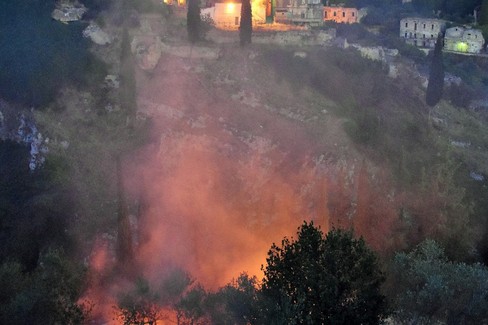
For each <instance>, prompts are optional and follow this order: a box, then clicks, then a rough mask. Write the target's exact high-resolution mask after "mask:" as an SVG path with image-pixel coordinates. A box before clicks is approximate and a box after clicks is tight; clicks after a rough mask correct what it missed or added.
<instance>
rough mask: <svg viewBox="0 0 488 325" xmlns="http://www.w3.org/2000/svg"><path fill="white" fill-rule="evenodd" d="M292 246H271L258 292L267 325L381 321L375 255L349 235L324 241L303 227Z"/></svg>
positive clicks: (382, 302) (337, 234)
mask: <svg viewBox="0 0 488 325" xmlns="http://www.w3.org/2000/svg"><path fill="white" fill-rule="evenodd" d="M297 234H298V237H297V239H296V240H291V241H290V240H289V239H287V238H285V239H283V241H282V245H281V247H279V246H276V245H273V246H272V247H271V250H270V251H269V252H268V257H267V259H266V262H267V265H266V267H265V268H264V279H263V287H262V292H263V295H264V297H265V298H266V299H268V300H269V302H268V308H269V309H268V310H267V313H266V315H265V317H266V319H267V321H266V322H265V323H267V324H304V323H305V324H328V323H330V324H377V323H379V322H380V320H381V319H382V318H383V317H384V316H385V315H386V305H385V297H384V296H383V295H382V294H381V293H380V286H381V284H382V283H383V281H384V278H383V274H382V272H381V271H380V268H379V265H378V260H377V258H376V256H375V254H374V253H373V252H372V251H371V250H370V249H369V248H368V247H367V246H366V244H365V242H364V240H362V239H354V238H353V234H352V232H348V231H343V230H332V231H330V232H329V233H328V234H327V235H326V236H325V237H324V235H323V233H322V232H321V231H320V229H317V228H316V227H315V226H314V225H313V223H310V224H308V223H304V224H303V225H302V226H301V227H300V228H299V230H298V233H297Z"/></svg>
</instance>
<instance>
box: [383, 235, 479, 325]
mask: <svg viewBox="0 0 488 325" xmlns="http://www.w3.org/2000/svg"><path fill="white" fill-rule="evenodd" d="M390 277H391V280H392V281H391V283H390V295H391V300H392V302H393V303H394V307H395V309H396V314H395V315H396V316H395V318H396V321H399V322H400V323H411V322H415V323H418V324H446V323H447V324H485V323H486V322H487V321H488V283H487V282H486V279H487V278H488V269H487V268H486V267H485V266H483V265H481V264H473V265H467V264H464V263H454V262H451V261H449V260H448V259H447V258H446V256H445V254H444V251H443V249H442V248H441V247H440V246H439V245H438V244H437V243H435V242H434V241H432V240H426V241H424V242H423V243H421V244H420V245H419V246H418V247H417V248H416V249H415V250H413V251H412V252H410V253H408V254H406V253H398V254H397V255H396V256H395V258H394V260H393V264H392V267H391V274H390Z"/></svg>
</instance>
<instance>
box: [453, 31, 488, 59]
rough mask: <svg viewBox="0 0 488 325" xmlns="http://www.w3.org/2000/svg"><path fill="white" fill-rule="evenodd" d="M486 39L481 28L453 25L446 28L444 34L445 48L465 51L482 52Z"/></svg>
mask: <svg viewBox="0 0 488 325" xmlns="http://www.w3.org/2000/svg"><path fill="white" fill-rule="evenodd" d="M484 43H485V39H484V38H483V34H482V33H481V30H478V29H471V28H464V27H451V28H448V29H446V35H445V36H444V49H445V50H448V51H454V52H463V53H480V52H481V50H482V49H483V44H484Z"/></svg>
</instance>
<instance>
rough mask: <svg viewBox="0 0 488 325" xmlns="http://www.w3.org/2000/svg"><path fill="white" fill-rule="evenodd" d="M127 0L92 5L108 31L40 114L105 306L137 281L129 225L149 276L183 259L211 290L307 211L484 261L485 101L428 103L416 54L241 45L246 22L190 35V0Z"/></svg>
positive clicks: (383, 243)
mask: <svg viewBox="0 0 488 325" xmlns="http://www.w3.org/2000/svg"><path fill="white" fill-rule="evenodd" d="M126 5H127V3H126V2H113V7H111V8H110V10H105V11H102V12H101V13H100V16H99V17H97V22H99V23H100V25H102V26H103V29H104V30H105V31H107V32H108V33H109V34H110V35H111V36H112V37H113V42H112V43H111V44H110V45H106V46H98V45H92V48H91V52H92V54H93V55H94V56H95V57H96V58H97V60H92V61H90V62H91V65H89V68H90V70H89V72H90V73H88V74H87V76H88V77H87V78H88V79H87V80H86V82H84V83H83V84H81V85H72V84H68V85H66V86H65V87H63V88H61V89H60V92H59V95H58V96H57V97H56V100H55V101H54V102H52V103H51V104H49V105H47V106H46V107H42V109H39V110H36V111H35V112H34V113H32V114H33V115H34V117H35V120H36V122H37V123H38V126H39V129H40V130H42V134H43V135H44V137H45V138H48V139H49V154H48V155H47V162H48V163H47V165H46V171H47V173H48V174H49V176H50V177H52V178H53V179H54V182H55V183H56V184H62V188H63V190H65V193H67V195H69V196H70V200H72V202H70V203H72V205H73V206H72V207H71V208H72V210H70V211H73V212H72V213H71V212H70V213H69V214H70V218H69V220H68V221H69V222H67V224H66V226H65V225H64V224H63V227H64V226H65V228H63V231H64V233H65V234H67V236H68V237H70V238H71V239H74V241H75V243H74V246H75V247H77V248H78V249H76V250H73V251H74V252H73V255H77V256H79V259H80V260H84V261H85V265H86V266H87V268H88V274H89V277H88V278H89V282H88V285H87V286H88V289H87V290H84V297H85V298H87V299H90V300H92V301H96V302H97V307H96V308H95V309H94V310H93V313H94V316H93V317H94V318H96V319H99V320H101V319H105V320H108V319H109V317H111V316H107V315H108V313H109V311H110V310H112V309H113V306H114V305H116V304H117V301H116V299H118V297H117V294H118V293H120V292H122V291H123V290H124V289H125V288H127V287H128V283H132V282H134V279H133V278H132V277H133V276H134V275H133V274H132V273H131V272H129V271H127V272H126V273H124V271H121V270H125V269H123V268H120V267H119V266H120V265H119V264H117V263H118V262H117V249H116V248H117V245H120V241H121V235H120V233H121V231H120V230H121V229H123V228H121V225H123V226H125V227H128V228H129V231H128V232H126V233H125V236H126V237H125V238H123V240H126V241H127V242H129V244H130V245H131V246H132V247H133V249H134V255H133V256H134V257H133V260H132V261H131V262H132V264H133V265H132V272H134V271H133V269H137V272H135V273H136V274H137V276H141V277H143V278H144V279H147V281H148V283H149V284H151V285H156V284H159V282H160V281H161V279H162V278H164V277H166V276H168V274H170V273H171V272H170V271H171V270H174V269H183V270H184V271H186V272H188V273H189V274H191V276H192V277H194V278H195V279H196V281H198V283H201V284H202V285H204V286H205V288H208V289H211V290H214V289H217V288H220V287H222V286H223V285H225V284H227V283H229V281H231V280H232V279H233V278H234V279H235V278H236V277H237V276H238V275H239V274H240V272H248V274H250V275H257V276H258V278H259V277H261V276H262V270H261V266H262V265H263V264H264V263H265V261H266V259H265V258H266V251H267V249H268V248H269V247H270V246H271V244H272V243H274V242H279V241H280V240H281V239H282V238H283V237H284V236H293V235H294V234H295V231H296V228H297V226H298V225H300V224H301V223H302V222H303V220H307V221H310V220H312V221H314V223H315V224H316V225H320V226H321V227H322V229H323V230H324V231H327V230H329V229H332V228H335V227H339V228H350V227H352V228H354V231H355V233H356V235H358V236H363V237H364V238H365V240H366V243H367V244H368V245H369V246H370V247H372V248H373V249H374V250H375V251H376V252H377V253H378V254H379V256H380V257H381V261H382V262H384V264H385V265H386V264H388V263H389V259H390V257H391V256H392V255H393V254H394V253H395V252H398V251H401V250H409V249H411V248H413V247H415V246H416V245H417V244H418V243H420V242H422V241H423V240H424V239H425V238H432V239H435V240H437V241H438V242H440V243H441V244H442V245H443V246H444V247H445V249H446V253H447V256H448V257H449V258H451V259H453V260H455V261H468V262H472V261H478V262H486V258H487V257H486V256H487V252H488V249H487V247H488V245H487V240H486V238H488V237H487V236H486V233H487V232H486V226H487V225H486V221H485V215H486V213H487V211H488V202H486V198H487V197H488V196H487V195H486V194H487V193H486V192H487V186H486V179H485V175H488V170H487V166H486V164H485V161H486V158H487V155H488V154H487V151H486V148H487V146H488V128H487V124H486V123H487V120H486V114H485V113H484V112H479V111H470V110H467V109H464V108H459V107H455V106H453V105H452V104H451V103H450V102H449V100H448V99H449V98H448V97H449V96H448V95H446V96H445V100H442V101H441V102H440V104H438V105H437V106H436V107H435V108H429V107H427V106H426V105H425V101H424V97H425V89H424V87H423V86H422V79H421V77H420V74H419V73H418V71H417V69H418V68H419V66H418V65H416V64H415V63H413V62H412V61H411V60H409V59H408V58H405V57H402V56H401V55H399V56H395V57H393V58H391V60H392V61H390V62H389V64H386V63H384V62H379V61H373V60H370V59H368V58H365V57H363V56H362V55H361V53H360V52H359V51H358V50H356V49H355V48H353V47H350V48H347V49H342V48H339V47H336V46H334V45H332V42H331V43H328V44H327V45H326V46H302V45H288V46H279V45H275V44H252V45H250V46H248V47H245V48H241V47H239V45H238V32H222V31H216V30H211V31H210V32H209V33H208V38H207V40H205V41H202V42H200V43H197V44H196V45H194V46H190V44H189V43H188V42H187V40H186V29H185V12H184V10H180V11H178V10H175V12H170V11H167V10H166V9H167V8H166V7H163V9H161V8H159V7H156V8H155V7H153V6H148V7H147V8H145V7H140V8H135V7H134V8H132V7H131V8H126V7H125V6H126ZM134 6H135V5H134ZM140 6H142V5H141V4H140ZM259 33H263V34H266V33H267V32H266V31H259ZM269 33H274V32H269ZM148 53H149V54H151V55H147V54H148ZM154 53H156V55H155V56H154V57H153V56H152V55H153V54H154ZM159 53H160V54H161V56H160V57H159V55H157V54H159ZM392 65H394V66H395V68H396V73H395V74H393V75H392V74H391V73H390V72H391V66H392ZM106 75H110V77H109V79H104V78H105V76H106ZM90 77H91V78H90ZM113 80H115V81H113ZM446 89H449V88H446ZM117 161H120V162H121V171H122V173H121V175H122V176H120V175H119V174H118V173H117ZM120 184H122V185H120ZM124 203H125V204H126V206H122V205H123V204H124ZM50 204H54V203H50ZM121 220H122V221H121ZM128 237H130V238H128ZM129 269H130V268H129Z"/></svg>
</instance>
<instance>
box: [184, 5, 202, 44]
mask: <svg viewBox="0 0 488 325" xmlns="http://www.w3.org/2000/svg"><path fill="white" fill-rule="evenodd" d="M201 24H202V22H201V18H200V3H199V1H198V0H188V12H187V15H186V28H187V32H188V40H189V41H190V43H195V42H197V41H199V40H200V39H201Z"/></svg>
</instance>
